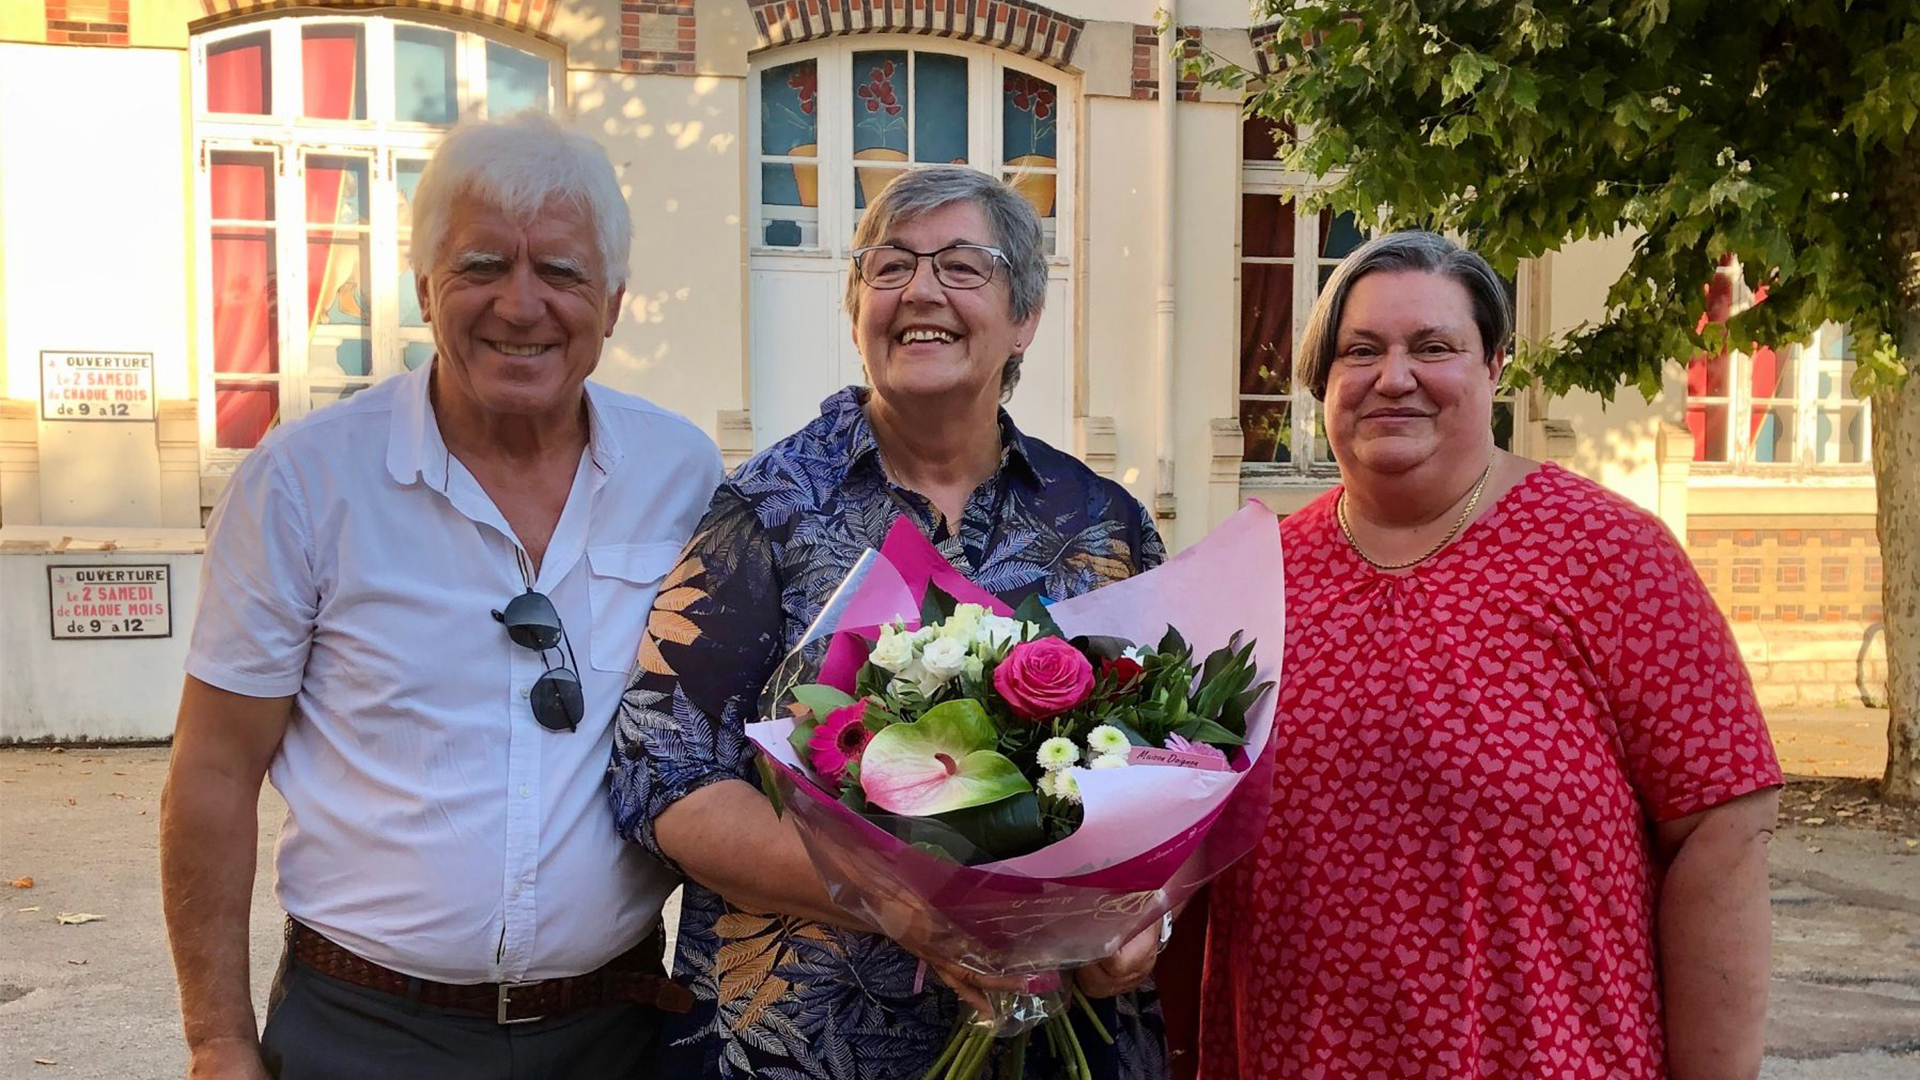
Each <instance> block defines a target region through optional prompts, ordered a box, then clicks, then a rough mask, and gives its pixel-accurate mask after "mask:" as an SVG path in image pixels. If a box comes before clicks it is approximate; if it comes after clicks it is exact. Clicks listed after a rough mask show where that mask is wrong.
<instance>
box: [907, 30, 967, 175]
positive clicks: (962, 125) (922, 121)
mask: <svg viewBox="0 0 1920 1080" xmlns="http://www.w3.org/2000/svg"><path fill="white" fill-rule="evenodd" d="M913 94H914V96H913V160H915V161H928V162H940V163H945V164H952V165H964V164H966V162H967V61H966V58H965V57H962V56H948V55H947V54H945V53H930V52H923V53H915V54H914V57H913Z"/></svg>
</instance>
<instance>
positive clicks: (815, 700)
mask: <svg viewBox="0 0 1920 1080" xmlns="http://www.w3.org/2000/svg"><path fill="white" fill-rule="evenodd" d="M792 693H793V700H795V701H797V702H799V703H800V704H802V705H805V706H806V707H807V708H808V709H810V710H812V712H813V718H814V719H815V720H825V719H826V718H827V714H828V713H830V712H832V711H833V710H835V709H844V708H846V707H847V706H849V705H851V704H853V703H854V702H855V701H857V700H859V699H857V698H855V697H854V696H853V695H851V694H849V693H847V692H846V691H845V690H842V689H840V688H839V687H835V686H828V685H827V684H825V683H805V684H802V685H800V686H796V687H794V688H793V691H792Z"/></svg>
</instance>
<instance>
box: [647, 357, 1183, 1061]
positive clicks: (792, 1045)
mask: <svg viewBox="0 0 1920 1080" xmlns="http://www.w3.org/2000/svg"><path fill="white" fill-rule="evenodd" d="M866 393H867V391H865V390H864V389H861V388H858V387H848V388H846V389H844V390H842V391H840V392H839V393H837V394H834V395H833V396H832V397H830V398H828V399H827V400H826V401H825V402H824V403H823V404H822V406H821V410H820V416H819V418H818V419H816V420H814V421H813V422H811V423H809V424H808V425H807V426H806V427H805V428H802V429H801V430H800V431H799V432H798V433H796V434H794V435H792V436H790V437H788V438H787V439H785V440H783V441H781V442H780V443H778V444H776V445H774V446H772V447H770V448H768V449H767V450H766V451H764V452H762V453H761V454H759V455H757V456H756V457H754V458H753V460H751V461H749V462H747V463H746V464H745V465H743V466H741V467H740V468H739V469H738V470H736V471H735V472H734V474H733V475H732V476H731V477H729V478H728V480H727V482H726V483H724V484H722V485H721V487H720V490H719V491H718V492H716V493H715V494H714V497H713V503H712V505H711V506H710V507H709V508H708V510H707V514H706V517H705V518H704V519H703V520H702V521H701V523H700V527H699V528H698V529H697V530H696V531H695V533H694V536H693V539H692V540H690V541H688V544H687V548H686V550H685V552H684V553H683V555H682V556H681V561H680V564H679V566H678V567H677V568H675V570H674V571H673V573H672V574H670V575H669V576H668V578H667V579H666V581H665V582H663V583H662V585H661V591H660V595H659V598H658V599H657V600H655V601H654V609H653V615H652V617H651V619H650V621H649V624H648V627H647V634H646V637H645V639H644V640H643V642H642V644H641V647H640V657H639V662H638V664H637V666H636V667H635V670H634V677H633V680H632V683H631V685H630V687H629V689H628V691H627V693H626V696H625V697H624V699H623V700H622V702H621V705H620V710H619V713H618V715H617V717H616V720H615V736H614V750H613V763H612V769H611V773H612V800H613V807H614V814H615V816H616V818H617V820H618V822H619V827H620V831H621V833H622V834H623V835H625V836H627V837H629V838H631V839H633V840H635V841H637V842H638V843H639V844H640V845H641V846H643V847H645V848H646V849H647V850H648V851H650V852H652V853H653V854H654V855H655V856H656V857H658V858H661V859H662V861H669V860H666V858H665V856H664V855H662V854H661V852H660V849H659V846H658V845H657V843H656V842H655V838H654V831H653V823H654V821H655V819H656V818H658V817H659V815H660V814H661V813H662V812H663V811H665V810H666V808H667V807H669V806H671V805H673V804H674V803H675V802H677V801H678V800H680V799H682V798H685V797H686V796H687V795H688V794H690V793H692V792H693V791H696V790H698V789H699V788H701V787H704V786H705V785H707V784H710V783H713V782H715V781H718V780H725V779H728V778H733V777H737V778H740V779H743V780H747V781H748V782H750V783H751V782H756V776H755V769H754V766H753V758H752V751H751V744H750V743H748V742H747V740H746V737H745V735H744V734H743V731H742V728H743V725H744V724H746V723H747V722H748V721H750V720H752V719H753V718H754V714H755V712H756V707H757V704H758V701H759V695H760V689H761V685H762V684H763V683H764V682H765V681H766V679H767V677H768V676H769V675H770V674H772V672H773V668H774V666H775V665H776V664H777V663H778V662H779V661H780V659H781V658H783V657H784V656H785V655H786V654H787V652H788V651H789V650H790V649H791V648H792V647H793V646H794V645H795V644H797V643H798V641H799V639H800V636H801V635H802V634H803V633H804V632H805V630H806V628H807V627H808V626H809V625H810V624H811V623H812V622H813V619H814V617H815V616H816V615H817V614H818V613H819V611H820V607H821V605H822V604H823V603H824V602H825V601H826V599H827V598H828V597H829V596H830V595H831V594H832V593H833V590H834V588H835V587H836V586H838V585H839V584H840V581H841V579H842V578H843V577H844V576H845V574H846V572H847V571H848V570H849V569H850V568H851V567H852V565H853V563H854V560H856V559H857V558H859V556H860V554H861V553H862V552H863V551H864V550H866V549H867V548H869V547H874V548H877V547H879V546H880V544H881V541H882V540H883V539H884V538H885V536H886V533H887V530H888V529H889V528H891V527H892V525H893V522H894V521H895V519H896V518H897V517H898V516H899V515H900V514H902V513H905V514H908V515H910V516H911V517H912V519H913V520H914V521H915V522H916V523H917V524H918V525H919V526H920V528H921V529H922V531H924V532H925V533H926V534H927V536H928V537H929V538H930V539H931V540H932V541H933V542H934V543H935V544H936V545H937V546H938V547H939V548H940V550H941V552H942V553H943V554H944V555H946V557H947V559H948V560H949V561H950V562H952V563H953V565H954V566H955V567H956V568H958V569H959V570H960V571H961V572H962V573H964V574H966V575H967V577H968V578H970V579H971V580H973V581H974V582H975V583H977V584H979V585H980V586H981V587H982V588H985V589H987V590H988V591H990V592H992V593H994V594H996V595H998V596H1000V597H1001V598H1002V599H1004V600H1006V601H1007V602H1009V603H1014V604H1017V603H1019V602H1020V601H1021V600H1022V599H1024V598H1026V597H1028V596H1030V595H1033V594H1035V593H1038V594H1041V595H1043V596H1046V597H1049V598H1053V599H1059V598H1064V597H1067V596H1074V595H1077V594H1080V593H1084V592H1087V591H1089V590H1091V589H1095V588H1098V587H1100V586H1101V585H1104V584H1106V583H1108V582H1111V581H1117V580H1119V579H1121V578H1125V577H1129V576H1131V575H1133V574H1135V573H1138V572H1140V571H1142V570H1145V569H1148V568H1150V567H1152V566H1155V565H1157V564H1159V563H1160V562H1161V560H1163V559H1164V558H1165V557H1166V549H1165V547H1164V546H1163V545H1162V544H1161V541H1160V536H1159V534H1158V533H1157V532H1155V531H1154V528H1153V524H1152V522H1151V521H1150V520H1149V519H1148V517H1147V515H1146V512H1145V510H1144V509H1143V508H1142V507H1141V505H1140V503H1139V502H1138V501H1137V500H1135V499H1134V498H1133V497H1132V496H1131V495H1129V494H1127V492H1126V491H1125V489H1123V488H1122V487H1120V485H1118V484H1116V483H1114V482H1112V481H1110V480H1106V479H1104V478H1102V477H1100V476H1098V475H1096V474H1095V473H1094V472H1093V471H1092V470H1090V469H1088V468H1087V467H1086V466H1085V465H1083V464H1081V463H1080V462H1079V461H1077V460H1075V459H1074V458H1072V457H1070V456H1068V455H1067V454H1063V453H1061V452H1060V451H1058V450H1056V449H1054V448H1053V447H1051V446H1048V445H1047V444H1046V443H1043V442H1041V441H1039V440H1037V439H1030V438H1027V437H1025V436H1023V435H1021V434H1020V432H1019V431H1018V430H1017V429H1016V428H1015V427H1014V426H1013V422H1012V420H1011V419H1009V418H1008V417H1007V414H1006V413H1005V412H1004V411H1002V412H1001V414H1000V430H1001V441H1002V448H1003V449H1002V454H1001V464H1000V469H999V470H998V471H997V472H996V473H995V474H994V475H993V476H991V477H989V478H988V479H987V480H986V481H985V482H984V483H982V484H981V485H980V486H979V488H977V489H976V490H975V491H974V492H973V494H972V496H971V497H970V498H969V499H968V500H967V504H966V509H965V511H964V513H963V515H962V517H961V520H960V522H959V526H958V528H957V529H956V528H954V527H953V525H952V523H950V522H948V521H946V520H944V519H943V518H942V516H941V514H940V512H939V511H938V510H936V509H935V508H934V507H933V506H932V504H931V503H930V502H928V501H927V500H926V499H925V498H923V497H921V496H920V495H918V494H917V493H915V492H911V491H908V490H906V489H905V488H902V487H899V486H897V485H895V484H893V483H891V482H890V481H889V480H888V479H887V478H886V475H885V474H884V472H883V471H882V469H881V467H880V460H879V449H878V446H877V445H876V443H875V442H874V437H873V429H872V427H871V426H870V425H869V424H868V423H867V419H866V415H865V412H864V410H863V408H862V403H863V402H864V400H865V396H866ZM669 864H671V863H670V861H669ZM917 967H918V961H917V960H916V959H915V958H914V957H913V956H912V955H911V954H909V953H907V952H906V951H905V950H903V949H901V948H900V947H899V946H897V945H895V944H894V943H893V942H891V941H889V940H888V939H886V938H883V937H878V936H874V935H870V934H863V933H858V932H855V931H848V930H841V929H838V928H836V927H832V926H827V925H824V924H821V923H815V922H811V921H809V920H806V919H800V918H791V917H786V916H781V915H772V914H762V913H757V912H752V911H747V910H743V909H741V908H737V907H734V906H733V905H731V904H729V903H727V902H726V901H725V900H723V899H722V898H720V897H719V896H718V895H716V894H714V893H712V892H710V891H708V890H706V889H703V888H701V887H700V886H699V885H697V884H695V883H693V882H691V881H689V882H688V883H687V885H686V893H685V897H684V899H683V901H682V907H681V915H680V931H679V938H678V945H677V949H676V957H675V963H674V976H675V978H676V979H678V980H679V981H680V982H682V983H683V984H685V985H687V986H689V987H691V988H692V990H693V992H694V996H695V998H696V1004H695V1005H694V1009H693V1012H692V1013H691V1014H689V1015H687V1016H684V1017H672V1016H670V1017H669V1018H668V1021H667V1027H666V1030H665V1032H664V1035H663V1038H662V1044H663V1045H662V1052H661V1054H662V1056H661V1061H660V1064H659V1068H658V1070H657V1071H656V1073H655V1075H658V1076H673V1077H680V1076H718V1077H748V1076H752V1077H758V1078H762V1080H802V1078H805V1080H918V1078H919V1077H920V1076H921V1075H922V1074H923V1073H925V1072H926V1070H927V1069H928V1067H930V1066H931V1065H932V1064H933V1061H934V1059H935V1058H936V1057H937V1056H938V1054H939V1051H940V1048H941V1047H942V1046H943V1045H944V1044H945V1041H946V1038H947V1036H948V1034H949V1033H950V1032H951V1030H952V1026H953V1022H954V1019H955V1015H956V1012H957V1009H958V1008H959V1006H958V1003H957V1000H956V999H955V997H954V995H953V994H952V992H951V991H949V990H947V989H946V988H945V987H943V986H941V985H940V983H939V982H938V981H937V980H936V979H934V978H933V977H932V976H931V975H929V976H927V978H926V979H925V985H924V989H923V990H922V992H920V993H915V992H914V989H913V987H914V982H915V974H916V969H917ZM1098 1007H1099V1010H1100V1012H1101V1013H1102V1020H1103V1022H1104V1023H1105V1024H1106V1026H1107V1028H1108V1030H1109V1031H1110V1032H1112V1033H1113V1035H1114V1037H1115V1042H1114V1045H1113V1046H1112V1047H1108V1046H1106V1045H1104V1044H1103V1043H1101V1041H1100V1040H1099V1039H1098V1038H1097V1037H1096V1036H1095V1035H1093V1034H1092V1033H1091V1031H1090V1029H1085V1028H1083V1029H1082V1031H1081V1043H1082V1045H1083V1046H1084V1047H1085V1048H1086V1050H1087V1053H1088V1057H1089V1060H1090V1062H1091V1063H1092V1064H1093V1066H1094V1074H1095V1076H1097V1077H1101V1078H1102V1080H1136V1078H1138V1080H1159V1078H1161V1077H1165V1076H1166V1075H1167V1062H1166V1045H1165V1037H1164V1033H1163V1031H1162V1028H1161V1021H1160V1011H1159V1005H1158V1003H1157V1001H1156V1000H1155V998H1154V996H1153V994H1152V992H1151V991H1150V990H1142V991H1138V992H1135V993H1133V994H1128V995H1122V996H1121V997H1119V998H1115V999H1113V1000H1112V1001H1105V1002H1100V1003H1098ZM1044 1045H1045V1040H1039V1039H1036V1040H1034V1046H1033V1047H1032V1049H1031V1056H1030V1061H1029V1063H1028V1070H1027V1075H1028V1076H1052V1075H1056V1074H1057V1073H1059V1072H1060V1071H1061V1070H1060V1068H1059V1066H1058V1064H1057V1063H1055V1062H1053V1061H1052V1060H1050V1059H1049V1057H1048V1056H1047V1051H1046V1050H1045V1049H1044Z"/></svg>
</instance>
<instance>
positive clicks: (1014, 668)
mask: <svg viewBox="0 0 1920 1080" xmlns="http://www.w3.org/2000/svg"><path fill="white" fill-rule="evenodd" d="M993 688H994V689H995V690H998V691H1000V696H1001V697H1003V698H1006V699H1007V707H1008V708H1010V709H1012V710H1013V714H1014V715H1015V716H1018V717H1021V718H1023V719H1026V720H1046V719H1050V718H1052V717H1055V716H1059V715H1060V714H1061V713H1063V712H1066V711H1067V710H1068V709H1071V708H1073V707H1074V706H1075V705H1078V704H1080V703H1081V702H1083V701H1085V700H1087V695H1088V694H1090V693H1092V692H1093V665H1092V664H1090V663H1088V662H1087V658H1086V657H1084V656H1082V655H1080V650H1078V649H1076V648H1074V647H1073V646H1071V645H1069V644H1067V643H1066V642H1065V641H1062V640H1061V639H1059V638H1057V637H1043V638H1040V639H1039V640H1037V641H1028V642H1022V643H1021V644H1019V645H1015V646H1014V647H1013V651H1012V652H1009V653H1008V654H1007V658H1006V659H1005V660H1002V661H1001V662H1000V666H999V667H997V668H994V669H993Z"/></svg>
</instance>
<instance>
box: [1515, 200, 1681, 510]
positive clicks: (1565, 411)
mask: <svg viewBox="0 0 1920 1080" xmlns="http://www.w3.org/2000/svg"><path fill="white" fill-rule="evenodd" d="M1632 255H1633V251H1632V240H1631V239H1630V238H1626V237H1612V238H1609V239H1606V240H1582V241H1577V242H1575V243H1572V244H1569V245H1567V246H1566V247H1565V248H1563V249H1561V250H1560V251H1558V252H1556V253H1554V254H1553V255H1552V256H1551V258H1552V269H1551V271H1550V273H1549V275H1548V276H1549V277H1550V279H1551V280H1550V281H1549V282H1548V285H1547V290H1548V293H1547V313H1546V317H1547V327H1546V329H1547V332H1548V333H1549V334H1550V335H1555V334H1561V333H1564V332H1566V331H1568V330H1570V329H1572V328H1573V327H1575V326H1578V325H1579V324H1580V323H1582V322H1598V321H1600V320H1601V319H1602V318H1603V317H1604V316H1605V314H1606V300H1607V289H1608V287H1609V286H1611V285H1612V284H1613V282H1614V281H1615V280H1616V279H1617V278H1618V277H1619V276H1620V274H1621V272H1622V271H1624V270H1625V269H1626V267H1627V263H1628V261H1629V260H1630V259H1631V258H1632ZM1667 367H1668V372H1667V388H1666V389H1665V390H1664V391H1663V392H1662V393H1661V394H1660V395H1659V396H1658V397H1656V398H1654V400H1653V401H1651V402H1649V401H1647V400H1646V399H1645V398H1643V397H1641V395H1640V392H1639V391H1638V390H1636V389H1633V388H1632V387H1622V388H1620V390H1618V391H1617V392H1616V393H1615V394H1614V398H1613V401H1612V402H1611V403H1607V402H1605V401H1604V400H1603V399H1602V398H1601V397H1600V396H1599V395H1597V394H1591V393H1588V392H1586V391H1576V392H1574V393H1571V394H1568V395H1567V396H1566V397H1562V398H1555V399H1551V400H1549V401H1548V403H1547V416H1548V417H1549V418H1552V419H1557V420H1566V421H1568V422H1569V423H1571V424H1572V426H1573V434H1574V439H1575V443H1574V454H1573V458H1572V460H1570V461H1568V462H1566V464H1567V465H1568V467H1570V468H1572V469H1573V470H1574V471H1576V472H1578V473H1580V474H1581V475H1583V476H1586V477H1589V478H1590V479H1593V480H1595V481H1598V482H1599V483H1601V484H1603V485H1605V486H1606V487H1608V488H1611V489H1612V490H1614V491H1616V492H1618V493H1620V494H1621V495H1624V496H1626V497H1627V498H1629V499H1631V500H1633V501H1634V502H1636V503H1638V504H1639V505H1641V506H1643V507H1645V508H1646V509H1648V510H1651V511H1653V512H1655V513H1659V512H1660V470H1659V462H1658V460H1657V457H1656V450H1657V447H1658V445H1659V435H1660V425H1661V424H1662V423H1678V422H1680V420H1681V419H1682V416H1683V409H1684V407H1685V404H1686V379H1685V375H1684V373H1683V372H1681V370H1680V368H1679V365H1678V364H1671V363H1670V364H1668V365H1667Z"/></svg>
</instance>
